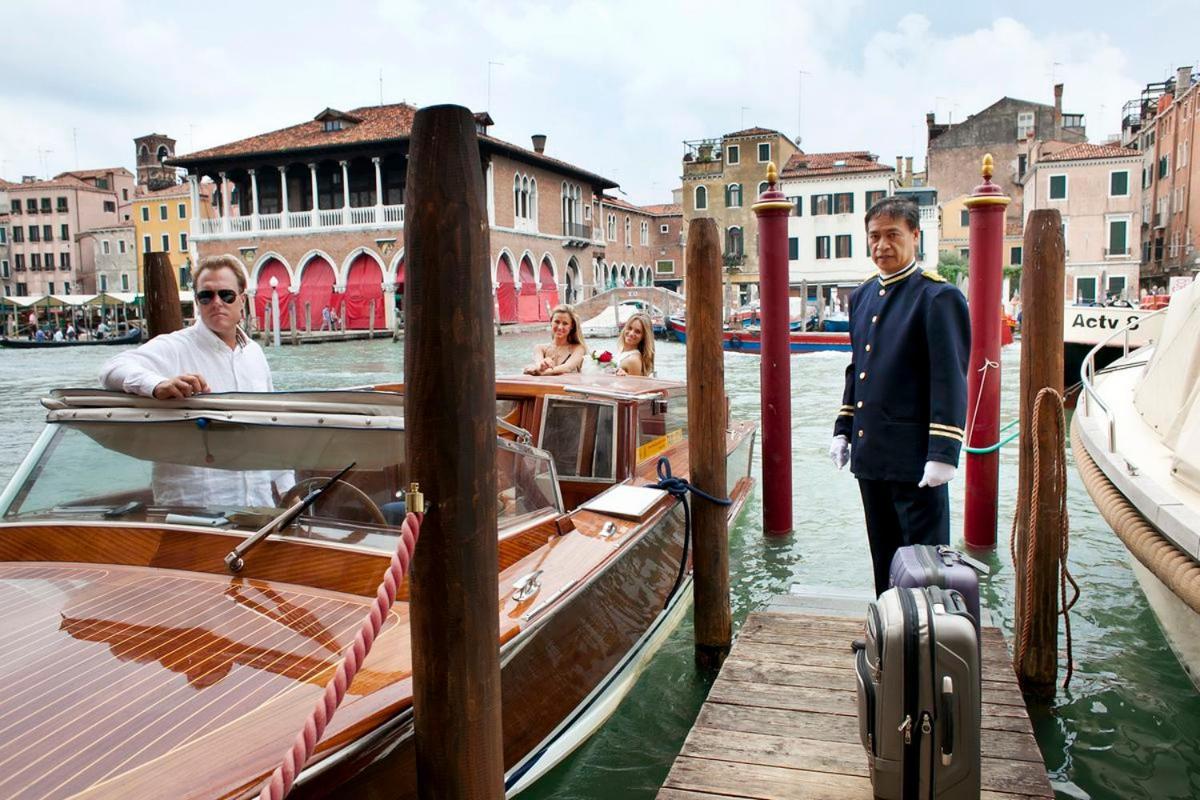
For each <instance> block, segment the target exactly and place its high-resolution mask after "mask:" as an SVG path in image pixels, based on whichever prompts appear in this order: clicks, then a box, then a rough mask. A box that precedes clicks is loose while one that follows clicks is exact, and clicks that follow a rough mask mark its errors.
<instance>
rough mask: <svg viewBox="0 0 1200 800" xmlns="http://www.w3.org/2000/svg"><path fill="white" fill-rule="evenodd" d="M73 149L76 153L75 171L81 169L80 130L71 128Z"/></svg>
mask: <svg viewBox="0 0 1200 800" xmlns="http://www.w3.org/2000/svg"><path fill="white" fill-rule="evenodd" d="M71 148H72V149H73V150H74V151H75V169H79V129H78V128H71Z"/></svg>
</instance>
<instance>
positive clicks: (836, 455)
mask: <svg viewBox="0 0 1200 800" xmlns="http://www.w3.org/2000/svg"><path fill="white" fill-rule="evenodd" d="M829 460H830V461H832V462H833V465H834V466H835V467H837V468H838V469H842V468H843V467H845V466H846V462H847V461H849V460H850V440H849V439H847V438H846V437H845V436H835V437H833V441H832V442H830V443H829Z"/></svg>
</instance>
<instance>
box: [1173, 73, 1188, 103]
mask: <svg viewBox="0 0 1200 800" xmlns="http://www.w3.org/2000/svg"><path fill="white" fill-rule="evenodd" d="M1190 88H1192V68H1191V67H1180V68H1179V69H1177V70H1175V99H1176V100H1178V99H1179V98H1180V97H1183V93H1184V92H1186V91H1187V90H1188V89H1190Z"/></svg>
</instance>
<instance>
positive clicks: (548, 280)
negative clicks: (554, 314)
mask: <svg viewBox="0 0 1200 800" xmlns="http://www.w3.org/2000/svg"><path fill="white" fill-rule="evenodd" d="M541 273H542V275H541V284H542V289H541V291H540V292H538V319H540V320H543V321H545V322H549V321H550V311H549V309H551V308H554V307H555V306H556V305H558V284H557V283H555V282H554V268H553V267H552V266H550V259H548V258H543V259H542V269H541Z"/></svg>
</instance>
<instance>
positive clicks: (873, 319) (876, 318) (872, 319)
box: [871, 314, 879, 325]
mask: <svg viewBox="0 0 1200 800" xmlns="http://www.w3.org/2000/svg"><path fill="white" fill-rule="evenodd" d="M876 322H879V315H878V314H876V315H875V316H873V317H871V324H872V325H874V324H875V323H876Z"/></svg>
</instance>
